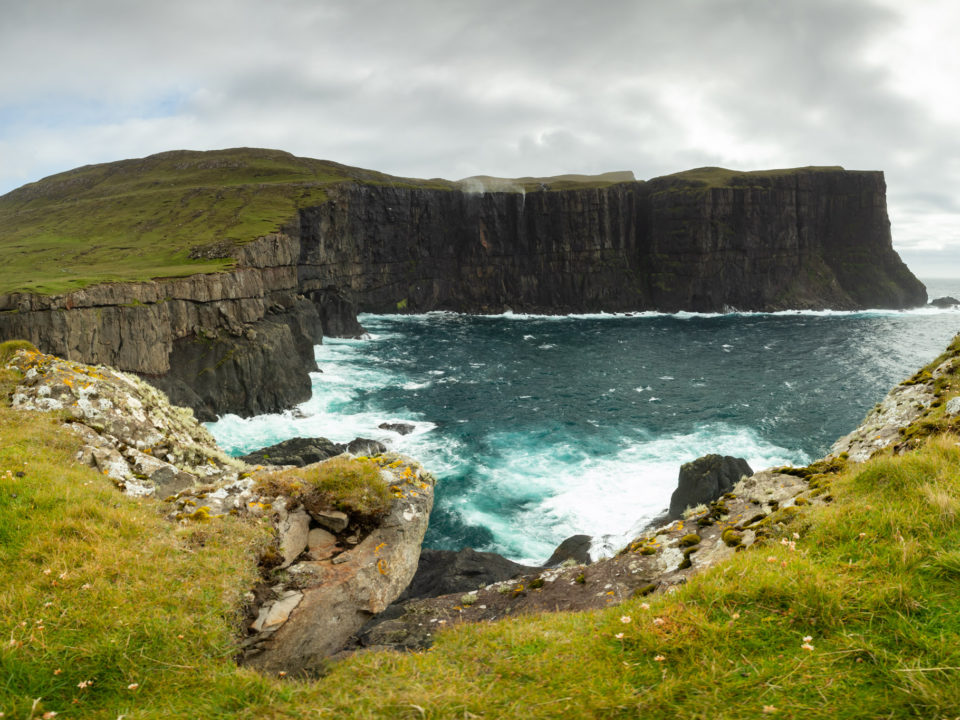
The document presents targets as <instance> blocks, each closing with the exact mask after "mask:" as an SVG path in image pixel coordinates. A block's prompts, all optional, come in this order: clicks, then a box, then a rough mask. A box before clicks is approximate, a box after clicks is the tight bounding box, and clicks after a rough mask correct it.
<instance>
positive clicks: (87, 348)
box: [0, 234, 322, 420]
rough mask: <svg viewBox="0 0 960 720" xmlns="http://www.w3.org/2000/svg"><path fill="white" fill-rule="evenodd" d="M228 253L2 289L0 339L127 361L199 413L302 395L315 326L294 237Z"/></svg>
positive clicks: (88, 358) (109, 361)
mask: <svg viewBox="0 0 960 720" xmlns="http://www.w3.org/2000/svg"><path fill="white" fill-rule="evenodd" d="M236 254H237V265H238V267H237V268H236V269H235V270H233V271H230V272H226V273H219V274H212V275H192V276H190V277H185V278H174V279H167V280H157V281H154V282H145V283H118V284H107V285H96V286H92V287H89V288H85V289H83V290H78V291H76V292H73V293H70V294H67V295H58V296H41V295H31V294H22V293H14V294H11V295H3V296H0V338H4V339H7V338H22V339H25V340H29V341H31V342H32V343H33V344H34V345H36V346H37V347H39V348H40V349H41V350H44V351H45V352H50V353H52V354H55V355H59V356H62V357H65V358H68V359H70V360H77V361H80V362H85V363H92V364H98V363H102V364H105V365H110V366H112V367H116V368H118V369H120V370H125V371H129V372H136V373H138V374H140V375H141V376H143V377H144V378H146V379H147V380H149V381H150V382H151V383H153V384H154V385H156V386H157V387H159V388H160V389H162V390H164V391H165V392H166V393H167V394H168V395H169V396H170V399H171V401H172V402H174V403H175V404H179V405H185V406H187V407H190V408H193V410H194V411H195V412H196V414H197V416H198V417H199V418H200V419H201V420H212V419H214V418H215V417H216V416H217V415H218V414H221V413H224V412H240V413H242V414H245V415H249V414H258V413H264V412H271V411H278V410H281V409H283V408H287V407H290V406H292V405H294V404H296V403H299V402H303V401H304V400H307V399H309V397H310V392H311V384H310V377H309V372H310V371H312V370H316V361H315V359H314V349H313V348H314V345H315V344H316V343H318V342H320V341H321V339H322V328H321V322H320V316H319V314H318V312H317V309H316V304H315V303H313V302H311V301H309V300H307V299H306V298H304V297H303V296H302V295H300V294H299V293H298V291H297V270H296V262H297V258H298V256H299V244H298V242H297V241H296V239H295V238H291V237H289V236H287V235H283V234H278V235H271V236H268V237H264V238H261V239H260V240H258V241H256V242H254V243H250V244H249V245H246V246H244V247H242V248H239V249H237V250H236Z"/></svg>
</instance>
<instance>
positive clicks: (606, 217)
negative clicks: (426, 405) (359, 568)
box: [0, 149, 926, 420]
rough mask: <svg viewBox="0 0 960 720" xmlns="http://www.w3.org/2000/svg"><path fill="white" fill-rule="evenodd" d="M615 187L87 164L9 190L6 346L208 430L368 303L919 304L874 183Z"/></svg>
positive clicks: (271, 403) (208, 161) (4, 241)
mask: <svg viewBox="0 0 960 720" xmlns="http://www.w3.org/2000/svg"><path fill="white" fill-rule="evenodd" d="M627 177H628V176H627V175H625V174H623V173H614V174H608V175H605V176H596V177H594V178H590V177H585V176H562V177H560V178H553V179H551V178H541V179H533V178H524V179H522V180H520V181H517V182H516V183H515V185H505V181H500V182H498V183H495V184H494V185H495V186H496V187H497V188H498V191H496V192H486V191H485V190H486V187H485V185H484V183H483V182H481V180H482V179H477V178H474V179H468V180H466V181H462V182H460V183H452V182H448V181H445V180H412V179H407V178H394V177H390V176H386V175H382V174H379V173H375V172H372V171H368V170H361V169H357V168H348V167H346V166H342V165H337V164H336V163H330V162H326V161H320V160H310V159H307V158H296V157H294V156H292V155H289V154H287V153H281V152H279V151H271V150H251V149H237V150H227V151H216V152H208V153H191V152H184V151H178V152H171V153H162V154H160V155H155V156H151V157H149V158H144V159H141V160H127V161H122V162H118V163H108V164H106V165H97V166H90V167H85V168H78V169H77V170H73V171H70V172H68V173H62V174H60V175H56V176H53V177H51V178H47V179H45V180H42V181H40V182H38V183H32V184H30V185H27V186H24V187H23V188H20V189H19V190H15V191H13V192H12V193H8V194H7V195H5V196H3V197H0V250H2V251H3V252H4V253H5V257H6V258H7V259H8V260H9V262H8V263H7V267H6V268H5V270H4V271H3V272H0V340H2V339H9V338H26V339H28V340H30V341H31V342H33V343H34V344H36V345H37V346H38V347H39V348H41V349H42V350H44V351H46V352H50V353H54V354H57V355H61V356H63V357H66V358H69V359H72V360H78V361H83V362H89V363H105V364H109V365H112V366H115V367H117V368H119V369H122V370H126V371H132V372H136V373H138V374H140V375H141V376H142V377H144V378H145V379H147V380H149V381H150V382H152V383H153V384H155V385H157V386H158V387H159V388H161V389H163V390H164V391H166V392H167V393H168V394H169V395H170V397H171V399H172V400H173V401H174V402H175V403H179V404H183V405H186V406H188V407H191V408H193V409H194V410H195V411H196V413H197V415H198V417H200V418H201V419H203V420H209V419H213V418H215V417H216V416H217V415H219V414H223V413H226V412H234V413H239V414H242V415H251V414H258V413H263V412H271V411H278V410H281V409H284V408H288V407H290V406H292V405H294V404H296V403H299V402H302V401H304V400H306V399H308V398H309V396H310V391H311V388H310V380H309V375H308V374H309V372H310V371H312V370H315V369H316V365H315V362H314V357H313V347H314V345H315V344H317V343H319V342H321V340H322V335H323V334H324V333H326V334H328V335H335V336H358V335H360V334H362V332H363V329H362V328H361V327H360V325H359V323H358V322H357V320H356V313H357V312H358V311H369V312H382V313H383V312H424V311H429V310H453V311H458V312H472V313H474V312H479V313H488V312H491V313H498V312H503V311H505V310H508V309H511V310H516V311H525V312H539V313H566V312H597V311H634V310H637V311H642V310H659V311H668V312H672V311H679V310H690V311H701V312H724V311H728V310H750V311H771V310H784V309H797V308H807V309H823V308H833V309H845V310H854V309H861V308H868V307H885V308H904V307H911V306H915V305H921V304H923V303H924V302H925V301H926V291H925V289H924V287H923V285H922V284H921V283H920V282H919V281H918V280H917V279H916V278H915V277H914V276H913V274H912V273H911V272H910V271H909V269H907V267H906V266H905V265H904V264H903V263H902V261H901V260H900V258H899V256H898V255H897V253H896V252H895V251H894V249H893V247H892V244H891V237H890V223H889V220H888V218H887V210H886V197H885V193H886V186H885V182H884V178H883V174H882V173H880V172H853V171H847V170H843V169H842V168H829V167H828V168H798V169H794V170H775V171H761V172H753V173H736V172H732V171H728V170H723V169H720V168H700V169H699V170H693V171H687V172H685V173H678V174H676V175H671V176H666V177H662V178H656V179H654V180H650V181H648V182H644V181H633V180H629V179H625V178H627ZM487 180H488V181H489V180H491V179H489V178H488V179H487ZM486 184H488V185H489V184H490V183H489V182H488V183H486ZM504 187H509V188H510V189H509V190H503V189H502V188H504Z"/></svg>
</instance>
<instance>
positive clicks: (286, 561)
mask: <svg viewBox="0 0 960 720" xmlns="http://www.w3.org/2000/svg"><path fill="white" fill-rule="evenodd" d="M277 535H278V537H279V539H280V554H281V555H283V563H282V564H281V565H280V567H281V568H285V567H289V566H290V565H292V564H293V561H294V560H296V559H297V558H298V557H299V556H300V553H302V552H303V551H304V550H306V549H307V539H308V538H309V536H310V516H309V515H307V511H306V510H304V509H303V508H297V509H296V510H295V511H293V512H292V513H289V514H288V515H287V516H286V517H285V518H284V519H283V520H282V521H281V522H280V524H279V527H278V528H277Z"/></svg>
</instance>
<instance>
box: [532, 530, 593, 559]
mask: <svg viewBox="0 0 960 720" xmlns="http://www.w3.org/2000/svg"><path fill="white" fill-rule="evenodd" d="M592 542H593V538H591V537H590V536H589V535H571V536H570V537H568V538H567V539H566V540H564V541H563V542H562V543H560V544H559V545H558V546H557V549H556V550H554V551H553V555H551V556H550V558H549V559H548V560H547V561H546V562H545V563H544V564H543V565H544V567H556V566H557V565H559V564H560V563H562V562H564V561H565V560H571V559H572V560H576V562H577V564H578V565H589V564H590V563H591V559H590V544H591V543H592Z"/></svg>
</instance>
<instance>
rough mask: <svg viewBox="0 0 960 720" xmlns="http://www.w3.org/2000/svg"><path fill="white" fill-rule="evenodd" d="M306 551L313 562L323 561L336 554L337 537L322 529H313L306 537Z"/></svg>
mask: <svg viewBox="0 0 960 720" xmlns="http://www.w3.org/2000/svg"><path fill="white" fill-rule="evenodd" d="M307 549H308V550H309V551H310V557H312V558H313V559H314V560H325V559H327V558H330V557H333V555H334V553H336V552H337V536H336V535H334V534H333V533H329V532H327V531H326V530H324V529H323V528H313V529H312V530H310V534H309V536H308V537H307Z"/></svg>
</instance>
